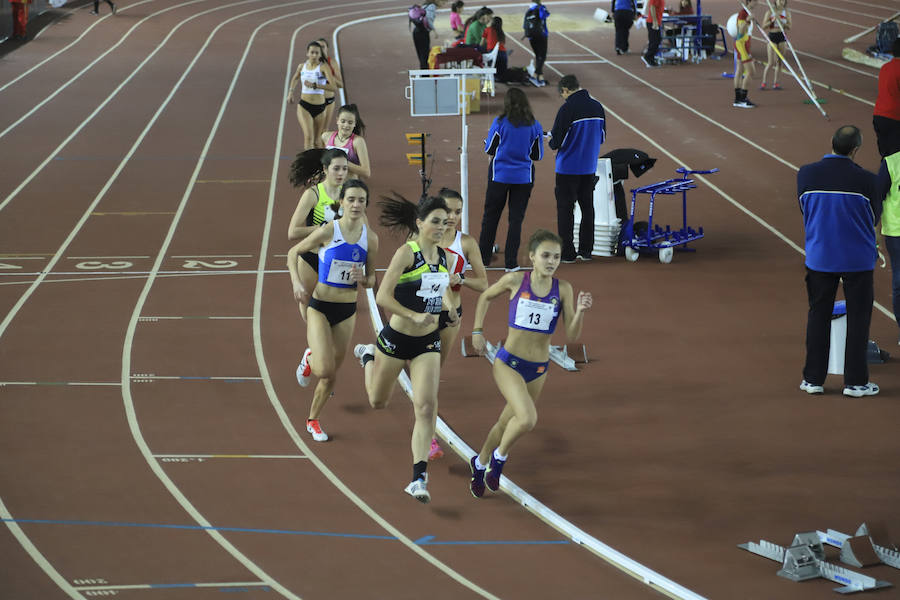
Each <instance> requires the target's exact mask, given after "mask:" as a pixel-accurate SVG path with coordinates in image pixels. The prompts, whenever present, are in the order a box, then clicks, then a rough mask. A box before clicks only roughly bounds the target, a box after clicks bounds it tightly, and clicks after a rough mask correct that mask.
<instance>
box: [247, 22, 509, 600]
mask: <svg viewBox="0 0 900 600" xmlns="http://www.w3.org/2000/svg"><path fill="white" fill-rule="evenodd" d="M355 12H368V11H355ZM351 14H354V13H351V12H344V13H341V14H340V15H333V17H344V18H346V17H348V16H350V15H351ZM396 16H400V14H399V13H394V14H391V15H383V16H381V17H377V18H389V17H396ZM365 21H366V19H360V20H358V21H350V22H349V23H344V24H342V25H341V26H340V27H339V28H338V29H340V28H342V27H344V26H346V25H349V24H350V23H356V22H365ZM299 33H300V28H298V29H297V30H295V31H294V35H293V36H292V37H291V46H290V52H289V53H288V57H287V64H286V66H285V78H284V88H283V94H282V97H286V96H287V91H288V85H289V83H290V78H291V75H292V74H293V69H294V48H295V47H296V45H297V36H298V34H299ZM334 35H335V38H336V37H337V30H336V31H335V34H334ZM332 48H334V49H335V58H336V59H338V57H339V54H338V52H337V44H336V41H335V42H333V45H332ZM339 62H340V61H339V59H338V63H339ZM341 97H343V94H342V95H341ZM286 108H287V107H286V105H285V104H284V103H283V102H282V103H281V111H280V116H279V121H278V135H277V138H276V140H275V151H274V157H273V160H272V175H271V177H270V179H271V183H270V184H269V196H268V205H267V209H266V221H265V224H264V227H263V239H262V242H261V244H260V252H259V268H260V269H262V268H263V267H264V266H265V261H266V256H267V253H268V251H269V238H270V235H271V231H272V219H273V216H274V212H275V188H276V182H277V181H278V167H279V163H280V162H281V153H282V145H283V138H284V130H285V114H286ZM262 292H263V276H262V274H260V275H257V278H256V289H255V292H254V298H253V316H254V319H253V345H254V350H255V354H256V363H257V365H258V366H259V372H260V375H261V376H262V378H263V385H264V387H265V389H266V393H267V394H268V396H269V401H270V403H271V404H272V408H273V409H274V410H275V413H276V414H277V415H278V418H279V420H280V421H281V424H282V427H284V430H285V431H286V432H287V434H288V435H289V436H290V438H291V440H292V441H293V442H294V444H295V445H296V446H297V448H299V449H300V451H301V452H302V453H303V454H305V455H306V456H308V457H309V460H310V461H311V462H312V464H313V465H314V466H315V467H316V468H317V469H318V470H319V471H320V472H321V473H322V475H323V476H324V477H325V478H326V479H328V481H329V482H331V484H332V485H333V486H335V487H336V488H337V489H338V490H339V491H340V492H341V493H342V494H344V496H345V497H346V498H347V499H348V500H350V501H351V502H353V503H354V504H355V505H356V506H357V507H358V508H359V509H360V511H362V512H363V514H365V515H366V516H368V517H369V518H370V519H372V520H373V521H375V522H376V523H377V524H378V525H379V526H380V527H382V528H383V529H384V530H385V531H387V532H388V533H390V534H391V535H393V536H394V537H395V538H397V540H398V541H399V542H400V543H401V544H403V545H404V546H406V547H407V548H408V549H409V550H411V551H412V552H414V553H415V554H417V555H418V556H419V557H421V558H422V559H423V560H425V561H426V562H427V563H429V564H430V565H432V566H433V567H435V568H437V569H439V570H440V571H441V572H443V573H444V574H446V575H447V576H449V577H450V578H452V579H453V580H454V581H456V582H457V583H459V584H460V585H462V586H464V587H466V588H468V589H469V590H471V591H472V592H474V593H476V594H478V595H479V596H481V597H482V598H488V599H490V600H499V599H498V598H497V597H496V596H495V595H493V594H491V593H490V592H488V591H487V590H485V589H483V588H481V587H480V586H478V585H477V584H475V583H474V582H472V581H470V580H469V579H468V578H466V577H465V576H464V575H463V574H461V573H459V572H457V571H456V570H454V569H453V568H451V567H450V566H449V565H447V564H445V563H444V562H443V561H440V560H438V559H437V558H436V557H434V556H433V555H431V554H430V553H428V552H426V551H424V550H423V549H422V547H421V546H419V545H418V544H416V543H415V542H414V541H413V540H412V539H411V538H409V537H408V536H406V535H404V533H403V532H402V531H400V530H399V529H398V528H397V527H395V526H394V525H393V524H391V523H389V522H388V521H387V520H385V519H384V517H382V516H381V515H380V514H378V513H377V512H375V510H374V509H373V508H372V507H370V506H369V505H368V504H367V503H366V502H365V501H364V500H363V499H362V498H360V497H359V496H358V495H357V494H356V493H355V492H354V491H353V490H351V489H350V488H349V487H348V486H347V485H346V484H345V483H344V482H343V481H341V480H340V478H338V477H337V475H335V474H334V472H332V471H331V469H329V468H328V466H327V465H326V464H325V463H324V462H323V461H322V460H321V459H320V458H319V457H318V456H317V455H316V454H315V453H314V452H313V451H312V449H311V448H310V447H309V445H308V444H307V443H306V441H305V440H304V439H303V438H302V437H301V435H300V433H299V432H298V431H297V429H296V428H295V427H294V424H293V422H292V421H291V419H290V417H289V416H288V414H287V412H286V411H285V409H284V406H283V405H282V403H281V400H279V398H278V394H277V393H276V391H275V386H274V385H273V383H272V378H271V376H270V375H269V368H268V365H267V364H266V359H265V356H264V353H263V345H262V330H261V323H262ZM398 493H399V491H398Z"/></svg>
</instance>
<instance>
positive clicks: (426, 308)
mask: <svg viewBox="0 0 900 600" xmlns="http://www.w3.org/2000/svg"><path fill="white" fill-rule="evenodd" d="M406 243H407V244H408V245H409V247H410V248H412V251H413V264H412V266H411V267H409V268H407V269H406V270H405V271H403V274H402V275H400V279H398V280H397V285H396V287H394V298H396V299H397V302H399V303H400V304H402V305H403V306H405V307H406V308H408V309H410V310H414V311H416V312H419V313H430V314H433V315H436V314H440V312H441V300H442V298H443V297H444V292H445V291H446V290H447V286H448V285H450V272H449V271H448V270H447V254H446V252H444V249H443V248H438V249H437V250H438V264H436V265H432V264H430V263H428V262H426V261H425V257H424V256H423V255H422V250H421V248H419V244H418V243H417V242H412V241H410V242H406Z"/></svg>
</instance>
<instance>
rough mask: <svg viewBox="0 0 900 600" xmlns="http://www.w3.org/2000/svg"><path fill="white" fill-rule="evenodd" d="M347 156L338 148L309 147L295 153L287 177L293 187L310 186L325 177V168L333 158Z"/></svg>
mask: <svg viewBox="0 0 900 600" xmlns="http://www.w3.org/2000/svg"><path fill="white" fill-rule="evenodd" d="M338 157H342V158H347V153H346V152H344V151H343V150H341V149H340V148H329V149H328V150H323V149H322V148H310V149H309V150H304V151H303V152H300V153H299V154H297V156H296V157H295V158H294V162H293V163H291V171H290V173H289V174H288V177H289V179H290V181H291V185H293V186H294V187H310V186H313V185H315V184H317V183H319V182H320V181H322V180H323V179H325V169H327V168H328V165H330V164H331V161H332V160H334V159H335V158H338Z"/></svg>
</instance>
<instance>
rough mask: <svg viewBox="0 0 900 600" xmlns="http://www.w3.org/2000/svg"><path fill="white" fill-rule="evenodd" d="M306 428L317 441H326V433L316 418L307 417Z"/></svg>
mask: <svg viewBox="0 0 900 600" xmlns="http://www.w3.org/2000/svg"><path fill="white" fill-rule="evenodd" d="M306 430H307V431H308V432H310V433H311V434H312V437H313V439H314V440H316V441H317V442H327V441H328V434H327V433H325V432H324V431H323V430H322V426H321V425H319V420H318V419H307V420H306Z"/></svg>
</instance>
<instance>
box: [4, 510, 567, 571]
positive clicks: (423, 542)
mask: <svg viewBox="0 0 900 600" xmlns="http://www.w3.org/2000/svg"><path fill="white" fill-rule="evenodd" d="M0 522H3V523H31V524H35V525H90V526H95V527H146V528H151V529H180V530H187V531H225V532H233V533H274V534H280V535H310V536H318V537H335V538H351V539H360V540H384V541H389V542H396V541H397V538H395V537H393V536H389V535H368V534H360V533H333V532H327V531H299V530H295V529H256V528H250V527H212V526H210V527H204V526H202V525H174V524H168V523H123V522H118V521H76V520H69V519H0ZM414 543H415V544H417V545H419V546H497V545H501V546H534V545H559V544H569V543H571V542H569V541H568V540H479V541H476V540H463V541H458V540H457V541H436V540H435V537H434V536H433V535H426V536H423V537H421V538H419V539H417V540H416V541H415V542H414ZM161 585H162V584H161ZM167 585H168V584H167ZM171 585H177V586H180V587H190V586H192V585H194V584H171Z"/></svg>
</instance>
